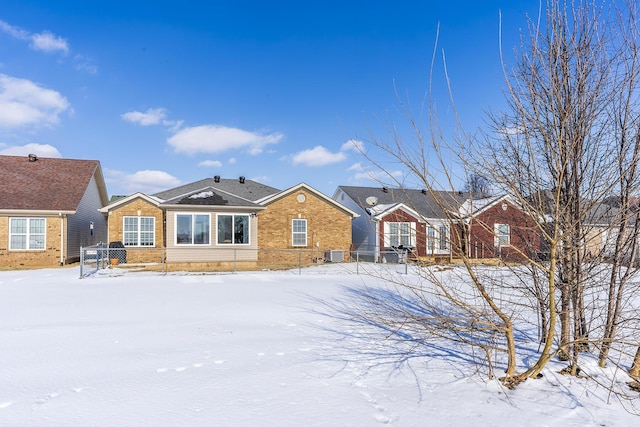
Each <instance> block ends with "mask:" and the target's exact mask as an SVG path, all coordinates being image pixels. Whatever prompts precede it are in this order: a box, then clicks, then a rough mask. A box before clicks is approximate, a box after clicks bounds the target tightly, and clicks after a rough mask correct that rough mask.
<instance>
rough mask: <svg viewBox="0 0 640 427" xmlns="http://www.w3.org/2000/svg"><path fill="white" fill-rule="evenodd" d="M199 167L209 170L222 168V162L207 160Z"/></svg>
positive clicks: (199, 164)
mask: <svg viewBox="0 0 640 427" xmlns="http://www.w3.org/2000/svg"><path fill="white" fill-rule="evenodd" d="M198 166H202V167H207V168H221V167H222V162H220V161H218V160H205V161H203V162H200V163H198Z"/></svg>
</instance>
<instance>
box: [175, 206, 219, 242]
mask: <svg viewBox="0 0 640 427" xmlns="http://www.w3.org/2000/svg"><path fill="white" fill-rule="evenodd" d="M210 221H211V216H210V215H209V214H177V215H176V244H177V245H208V244H209V242H210V241H211V240H210V236H211V227H210Z"/></svg>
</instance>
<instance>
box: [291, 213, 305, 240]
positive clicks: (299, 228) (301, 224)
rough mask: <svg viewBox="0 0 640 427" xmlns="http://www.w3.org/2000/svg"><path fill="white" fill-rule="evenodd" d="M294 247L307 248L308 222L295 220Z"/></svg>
mask: <svg viewBox="0 0 640 427" xmlns="http://www.w3.org/2000/svg"><path fill="white" fill-rule="evenodd" d="M291 230H292V238H291V241H292V245H293V246H307V220H306V219H294V220H293V221H292V223H291Z"/></svg>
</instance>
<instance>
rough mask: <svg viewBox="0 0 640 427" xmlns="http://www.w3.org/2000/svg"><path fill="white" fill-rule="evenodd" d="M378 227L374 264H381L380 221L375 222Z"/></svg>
mask: <svg viewBox="0 0 640 427" xmlns="http://www.w3.org/2000/svg"><path fill="white" fill-rule="evenodd" d="M373 221H374V222H373V223H374V224H375V226H376V246H375V248H376V249H375V260H374V262H380V221H378V220H375V219H374V220H373Z"/></svg>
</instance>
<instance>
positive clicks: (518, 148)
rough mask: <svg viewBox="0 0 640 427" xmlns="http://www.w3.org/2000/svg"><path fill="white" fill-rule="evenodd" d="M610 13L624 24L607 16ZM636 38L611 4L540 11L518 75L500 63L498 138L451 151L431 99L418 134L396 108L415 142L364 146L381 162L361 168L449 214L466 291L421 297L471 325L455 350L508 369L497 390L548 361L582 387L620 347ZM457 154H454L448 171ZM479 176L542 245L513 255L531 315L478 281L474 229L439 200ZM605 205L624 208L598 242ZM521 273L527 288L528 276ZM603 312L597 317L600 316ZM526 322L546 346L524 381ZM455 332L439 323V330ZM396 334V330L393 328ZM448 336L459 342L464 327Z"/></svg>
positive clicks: (634, 141) (631, 209)
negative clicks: (587, 355)
mask: <svg viewBox="0 0 640 427" xmlns="http://www.w3.org/2000/svg"><path fill="white" fill-rule="evenodd" d="M607 5H611V6H614V7H613V8H612V9H611V10H612V11H615V12H618V13H617V14H611V13H609V9H607V8H606V7H605V6H607ZM623 17H624V19H623ZM637 35H638V34H637V29H636V22H635V8H634V7H633V4H631V5H628V8H626V9H619V8H617V5H616V4H615V3H604V2H603V3H602V4H594V3H587V2H582V1H569V2H563V1H560V0H548V1H547V2H546V8H545V12H544V14H543V16H541V17H540V20H530V21H529V22H528V32H527V33H526V34H524V35H523V36H522V43H521V45H520V47H519V49H518V50H517V51H516V52H515V60H514V63H513V65H512V66H509V65H507V62H506V61H503V64H504V72H505V81H506V93H505V95H506V100H507V105H508V107H507V109H506V111H505V112H503V113H493V114H491V115H490V122H491V124H492V126H491V129H490V131H489V132H487V133H485V136H486V137H485V138H482V139H474V138H471V137H469V136H468V135H467V134H466V133H465V132H464V130H462V127H460V128H459V129H457V130H456V132H454V135H453V136H450V137H445V136H444V134H443V132H442V130H441V129H440V127H439V126H438V117H437V112H436V110H435V103H434V102H433V100H432V99H430V98H428V97H427V99H426V107H427V108H426V110H427V120H425V122H426V123H427V130H426V131H425V129H424V128H423V121H422V119H421V118H416V117H415V116H414V114H413V112H412V109H411V106H410V105H409V104H407V103H403V102H402V101H401V100H400V109H401V111H402V113H403V115H404V117H405V118H406V119H407V122H408V125H409V128H410V129H411V130H412V132H413V133H414V137H413V138H412V139H411V142H407V140H405V139H404V138H403V133H402V132H401V131H400V130H399V129H398V127H397V126H396V125H395V124H394V125H393V126H391V127H390V129H391V131H390V133H391V134H390V135H388V136H387V137H385V138H381V139H380V138H376V137H375V136H371V138H370V141H369V142H370V144H371V145H372V146H374V147H376V148H378V149H379V150H380V151H381V152H383V153H385V154H386V155H387V157H386V159H385V160H384V161H380V160H378V161H377V163H376V162H374V161H373V159H372V156H371V155H369V160H371V161H372V162H374V163H375V164H377V166H378V167H380V169H381V170H383V171H385V170H388V165H389V164H391V163H393V164H396V165H400V166H402V167H403V168H404V169H405V170H406V172H407V175H406V176H405V177H404V178H403V179H402V180H397V178H395V177H394V176H393V175H391V174H389V176H388V178H389V179H390V180H394V179H396V183H397V184H398V186H399V187H402V186H404V185H405V184H406V182H414V183H417V184H418V185H420V186H421V187H422V188H426V189H427V191H428V192H429V194H430V195H431V196H432V197H433V198H434V199H435V200H436V201H437V203H438V204H439V205H440V207H441V208H442V211H443V212H446V213H447V215H448V217H447V220H448V221H449V227H450V229H451V230H452V232H451V238H450V239H451V242H450V244H451V247H452V248H453V249H452V250H453V252H454V253H455V254H456V256H457V257H458V258H459V259H460V260H461V261H462V263H463V264H464V265H465V267H466V272H467V274H468V277H469V278H470V283H471V285H472V287H471V289H466V290H465V291H464V292H462V291H460V290H458V291H456V292H454V291H452V290H451V284H450V283H441V282H438V278H437V277H432V276H429V275H428V274H427V273H425V278H426V279H428V280H429V283H431V284H432V286H433V288H431V289H432V290H431V291H430V293H429V296H430V298H436V299H441V301H446V302H447V304H448V306H449V307H450V306H451V304H452V306H455V308H456V313H457V315H458V316H460V317H461V318H463V319H466V320H467V321H466V322H462V324H464V325H467V326H468V328H467V329H466V330H465V333H464V334H462V333H459V334H456V336H457V337H462V338H460V339H462V340H465V339H467V341H465V342H467V343H468V344H469V345H471V344H472V343H473V342H476V343H477V341H474V340H472V339H468V338H465V337H471V336H477V335H476V334H477V333H478V330H477V329H474V328H472V327H471V326H472V325H473V326H475V327H477V326H478V325H482V328H483V329H482V331H483V333H489V335H490V336H491V337H492V341H491V342H492V345H491V348H492V349H494V350H495V349H499V351H500V352H503V353H504V354H505V355H506V358H505V360H506V361H505V363H506V368H505V369H504V372H505V377H504V379H503V380H504V382H505V384H507V385H509V386H515V385H517V384H518V383H520V382H522V381H524V380H526V379H527V378H531V377H538V376H539V375H540V374H541V372H542V370H543V369H544V368H545V366H546V365H547V363H548V362H549V361H550V360H551V359H552V358H553V357H555V356H556V355H557V356H559V357H560V358H561V359H563V360H569V361H570V362H571V363H570V373H572V374H574V375H577V374H578V371H579V357H580V354H581V353H582V352H585V351H589V350H590V349H591V346H592V345H593V344H596V345H598V346H599V347H600V349H601V355H600V360H601V363H604V361H605V360H607V352H608V351H609V350H610V348H611V344H612V343H614V342H617V340H618V338H617V330H618V329H617V328H618V327H619V325H620V316H621V309H620V308H621V304H622V302H623V300H624V295H626V294H625V291H626V288H625V284H627V283H629V281H630V280H631V277H632V275H633V274H634V272H635V269H633V268H630V267H631V266H632V264H633V263H632V261H634V260H635V258H636V256H637V255H636V252H637V243H638V235H639V233H638V228H639V227H640V225H639V224H638V220H637V219H638V218H637V216H638V209H637V206H636V205H634V203H633V200H634V195H635V194H637V191H638V188H637V185H638V182H637V181H638V176H637V174H638V165H639V163H640V162H639V159H640V156H639V154H640V143H639V142H640V138H638V134H639V132H638V129H640V127H639V125H638V113H639V110H638V109H637V106H636V105H635V104H634V102H633V100H635V98H636V97H637V94H638V91H637V89H638V87H637V83H636V80H637V76H636V73H637V63H636V61H637V47H638V44H637V40H636V39H637ZM445 69H446V63H445ZM447 83H448V82H447ZM430 93H431V91H429V92H428V94H430ZM452 103H453V105H454V111H455V102H453V100H452ZM458 123H459V122H458ZM451 153H457V154H458V158H457V159H458V162H457V164H456V165H455V167H452V166H451ZM460 153H462V154H460ZM612 153H615V155H612ZM480 171H482V173H484V174H487V175H488V176H490V179H491V183H492V186H493V187H494V188H495V189H496V191H498V192H499V193H505V194H509V195H510V196H511V197H512V198H513V199H515V200H516V201H517V203H518V204H519V206H520V207H521V208H522V210H523V211H524V212H526V213H527V214H528V217H529V218H530V219H531V227H532V228H533V229H535V230H536V232H537V234H538V235H540V236H542V239H543V241H544V251H540V250H536V251H522V253H521V254H520V255H521V257H522V260H523V264H525V265H526V266H527V268H525V269H522V268H520V269H519V270H518V271H517V273H518V274H519V275H520V277H521V279H522V281H523V285H522V289H523V291H522V293H523V294H524V293H528V294H529V295H534V296H535V303H534V304H531V305H529V306H526V305H520V304H522V303H519V302H514V299H513V298H515V297H513V296H511V297H509V298H505V297H504V294H503V292H504V290H505V289H507V288H509V287H510V286H513V284H512V283H508V282H506V281H502V280H500V279H495V278H492V277H488V276H486V275H483V274H481V273H479V270H478V268H477V266H476V265H475V264H474V262H473V260H472V259H471V258H470V257H469V248H468V247H467V246H466V243H467V236H466V235H465V233H467V231H466V230H467V229H468V227H470V226H471V224H470V223H467V222H465V221H473V219H463V218H462V217H461V216H460V215H459V212H458V211H457V210H458V207H457V206H456V205H455V203H453V202H452V200H451V199H449V198H447V197H444V196H443V194H447V191H453V189H454V188H455V184H456V182H457V179H458V178H459V176H460V175H462V176H463V177H464V178H465V179H466V182H467V183H469V188H471V182H472V181H473V179H474V177H476V176H477V175H478V174H479V173H480ZM612 196H615V197H618V198H619V200H620V203H619V207H618V209H617V210H616V213H615V214H614V215H609V216H608V221H609V222H608V223H607V224H606V226H605V227H604V228H603V227H602V224H599V223H597V222H596V221H594V218H595V213H597V212H599V211H600V210H601V209H602V206H603V205H604V204H605V202H606V201H607V200H610V199H611V197H612ZM476 225H479V226H483V224H476ZM487 231H488V232H493V230H490V229H488V230H487ZM603 231H606V232H607V233H609V235H610V236H613V240H614V241H615V242H616V243H615V245H614V249H613V255H612V256H609V257H608V258H605V255H604V254H605V252H606V251H604V248H603V247H597V248H595V249H594V247H593V246H594V245H596V246H597V243H594V242H596V241H597V239H596V237H598V236H602V234H603ZM540 252H544V253H543V254H542V256H540V255H541V254H540ZM605 261H606V262H611V264H610V265H608V266H607V268H609V271H610V275H609V277H610V283H609V287H608V290H607V295H606V298H604V299H595V301H594V302H592V303H591V304H592V305H591V306H590V307H587V304H586V302H585V293H586V291H589V292H597V291H598V283H596V279H597V276H596V275H597V274H600V273H601V271H600V269H599V268H600V266H601V265H602V264H603V263H604V262H605ZM526 271H528V272H529V273H528V274H529V276H528V279H527V278H526V277H525V276H523V275H524V274H527V273H526ZM427 276H428V277H427ZM434 289H435V290H434ZM411 290H412V291H414V292H417V293H420V292H422V290H421V289H411ZM497 291H499V292H497ZM461 292H462V293H461ZM465 292H466V293H465ZM512 297H513V298H512ZM600 301H605V303H604V305H598V304H600ZM430 304H433V303H430ZM435 306H438V304H437V303H436V304H435ZM478 306H480V307H481V308H482V309H481V311H480V313H481V316H479V314H478V313H479V312H478ZM523 310H530V311H532V312H534V313H539V314H540V313H541V316H540V317H541V318H542V322H543V326H542V328H541V339H540V341H541V343H542V344H543V345H542V348H541V349H540V351H539V353H538V354H537V357H536V358H535V359H534V362H533V363H531V364H530V365H529V366H527V367H526V368H525V369H524V370H523V371H521V372H518V369H517V366H518V357H519V354H518V346H517V345H516V337H515V331H516V328H517V326H516V322H519V321H520V316H521V314H522V311H523ZM429 312H434V310H430V311H429ZM601 313H606V317H607V320H606V322H605V325H604V326H603V329H602V333H597V334H596V331H594V330H593V329H592V328H591V325H592V324H593V323H594V321H595V320H596V317H597V315H600V314H601ZM439 317H440V318H442V317H445V318H446V316H442V315H440V316H439ZM449 326H450V324H449V323H447V322H441V323H438V327H439V328H444V329H446V328H448V327H449ZM397 327H398V328H402V324H401V322H400V324H398V325H397ZM558 329H559V330H558ZM455 330H456V331H460V330H461V326H460V323H458V324H456V327H455ZM488 331H490V332H488ZM449 332H451V330H450V331H449ZM443 335H446V334H443ZM556 339H557V340H556ZM476 345H477V344H476ZM487 357H489V356H487ZM636 359H637V357H636ZM635 362H636V363H635V364H634V369H636V370H637V366H638V363H637V360H636V361H635ZM631 371H632V372H635V371H634V370H633V369H632V370H631ZM635 375H637V373H636V374H635Z"/></svg>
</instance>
